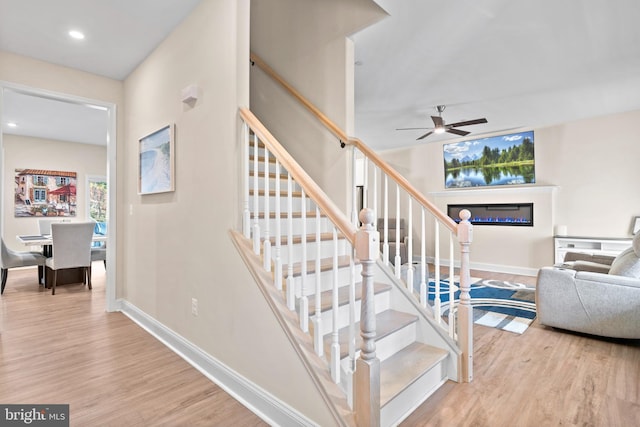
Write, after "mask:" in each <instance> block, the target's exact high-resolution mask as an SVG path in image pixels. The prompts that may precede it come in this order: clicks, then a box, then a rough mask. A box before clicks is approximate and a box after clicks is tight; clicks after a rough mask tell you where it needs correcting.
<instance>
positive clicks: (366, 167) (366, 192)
mask: <svg viewBox="0 0 640 427" xmlns="http://www.w3.org/2000/svg"><path fill="white" fill-rule="evenodd" d="M362 169H363V172H362V174H363V175H364V182H363V186H362V207H363V208H366V207H368V206H369V162H368V161H367V158H366V157H365V158H363V160H362Z"/></svg>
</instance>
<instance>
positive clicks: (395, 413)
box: [380, 361, 447, 426]
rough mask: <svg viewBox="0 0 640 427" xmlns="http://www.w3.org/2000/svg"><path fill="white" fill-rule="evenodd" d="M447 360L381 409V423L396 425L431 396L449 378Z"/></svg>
mask: <svg viewBox="0 0 640 427" xmlns="http://www.w3.org/2000/svg"><path fill="white" fill-rule="evenodd" d="M445 363H446V361H441V362H439V363H438V364H436V365H435V366H434V367H433V368H431V369H430V370H429V371H427V372H425V373H424V375H422V376H421V377H420V378H418V379H417V380H416V381H414V382H413V383H411V384H410V385H409V386H408V387H407V388H406V389H405V390H403V391H402V392H401V393H399V394H398V395H397V396H395V397H394V398H393V399H391V400H390V401H389V402H388V403H387V404H386V405H384V406H383V407H382V408H381V409H380V421H381V422H380V425H383V426H388V425H394V424H395V423H397V422H398V420H399V419H401V418H403V417H405V416H406V415H407V413H408V412H409V411H413V410H414V409H415V408H416V407H418V406H419V405H420V404H422V403H423V402H424V401H425V400H427V398H429V396H431V395H432V394H433V393H434V392H435V391H436V390H437V389H438V388H440V386H442V384H444V382H445V381H446V379H447V373H446V367H445Z"/></svg>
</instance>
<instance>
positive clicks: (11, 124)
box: [7, 122, 18, 128]
mask: <svg viewBox="0 0 640 427" xmlns="http://www.w3.org/2000/svg"><path fill="white" fill-rule="evenodd" d="M7 126H9V127H10V128H17V127H18V125H17V124H15V123H13V122H9V123H7Z"/></svg>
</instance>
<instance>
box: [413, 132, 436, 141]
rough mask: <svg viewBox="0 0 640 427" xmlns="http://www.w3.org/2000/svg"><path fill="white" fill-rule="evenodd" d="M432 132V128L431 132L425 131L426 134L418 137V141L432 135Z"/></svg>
mask: <svg viewBox="0 0 640 427" xmlns="http://www.w3.org/2000/svg"><path fill="white" fill-rule="evenodd" d="M432 133H433V131H432V130H430V131H429V132H427V133H425V134H424V135H422V136H421V137H419V138H416V141H420V140H421V139H424V138H426V137H428V136H429V135H431V134H432Z"/></svg>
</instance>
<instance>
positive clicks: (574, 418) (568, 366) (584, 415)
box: [401, 271, 640, 427]
mask: <svg viewBox="0 0 640 427" xmlns="http://www.w3.org/2000/svg"><path fill="white" fill-rule="evenodd" d="M472 276H475V277H483V278H495V279H502V280H509V281H514V282H520V283H526V284H531V285H534V284H535V278H533V277H520V276H509V275H501V274H494V273H486V272H473V271H472ZM638 327H639V328H640V325H638ZM474 350H475V354H474V379H473V382H472V383H469V384H457V383H447V384H446V385H445V386H444V387H443V388H441V389H440V390H439V391H437V392H436V393H435V394H434V395H433V396H432V397H431V398H430V399H429V400H428V401H427V402H426V403H424V404H423V405H422V406H420V407H419V408H418V409H417V410H416V411H415V412H414V413H413V414H411V415H410V416H409V418H407V419H406V420H405V422H404V423H403V424H401V426H404V427H408V426H411V427H414V426H416V427H417V426H430V427H431V426H456V427H458V426H478V427H484V426H491V427H502V426H504V427H529V426H531V427H547V426H593V427H632V426H640V340H610V339H603V338H595V337H590V336H586V335H579V334H573V333H569V332H566V331H560V330H554V329H552V328H547V327H545V326H541V325H540V324H538V323H537V322H536V321H534V323H533V325H532V326H531V327H529V328H528V329H527V330H526V331H525V333H524V334H522V335H518V334H513V333H509V332H504V331H500V330H498V329H495V328H489V327H484V326H476V327H475V328H474Z"/></svg>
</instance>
